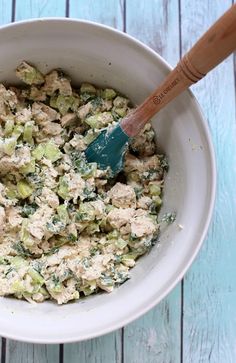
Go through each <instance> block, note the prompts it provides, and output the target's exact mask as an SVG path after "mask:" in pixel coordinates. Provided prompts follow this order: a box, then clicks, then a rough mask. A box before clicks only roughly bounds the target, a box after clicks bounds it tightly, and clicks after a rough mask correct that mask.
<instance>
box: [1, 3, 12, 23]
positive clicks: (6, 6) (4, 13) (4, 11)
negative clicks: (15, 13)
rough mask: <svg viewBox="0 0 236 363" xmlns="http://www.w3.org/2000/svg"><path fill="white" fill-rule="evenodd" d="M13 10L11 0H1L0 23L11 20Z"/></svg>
mask: <svg viewBox="0 0 236 363" xmlns="http://www.w3.org/2000/svg"><path fill="white" fill-rule="evenodd" d="M11 10H12V1H11V0H1V1H0V25H3V24H7V23H9V22H10V21H11Z"/></svg>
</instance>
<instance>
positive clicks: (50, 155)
mask: <svg viewBox="0 0 236 363" xmlns="http://www.w3.org/2000/svg"><path fill="white" fill-rule="evenodd" d="M44 156H45V158H46V159H48V160H51V161H52V162H55V161H57V160H59V159H60V158H61V157H62V153H61V152H60V150H59V147H58V146H57V145H55V144H54V143H53V142H51V141H50V142H48V143H47V144H45V150H44Z"/></svg>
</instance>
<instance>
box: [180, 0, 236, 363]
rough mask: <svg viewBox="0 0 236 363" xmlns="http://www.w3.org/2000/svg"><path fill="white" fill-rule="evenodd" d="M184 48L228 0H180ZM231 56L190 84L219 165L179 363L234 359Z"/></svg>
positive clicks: (235, 172) (192, 276)
mask: <svg viewBox="0 0 236 363" xmlns="http://www.w3.org/2000/svg"><path fill="white" fill-rule="evenodd" d="M181 5H182V12H181V15H182V25H181V29H182V45H183V48H182V50H183V52H185V51H186V50H187V49H188V48H189V47H190V46H191V44H193V43H194V41H195V40H196V39H197V38H198V37H199V36H200V35H201V34H202V32H203V31H205V30H206V29H207V28H208V27H209V26H210V25H211V24H212V23H213V22H214V21H215V20H216V19H217V18H218V17H219V16H220V15H221V14H222V13H223V12H224V11H225V10H226V9H227V8H228V7H229V6H230V5H231V0H225V1H221V0H217V1H211V0H208V1H206V0H201V1H192V0H183V1H182V2H181ZM234 86H235V85H234V74H233V59H232V57H230V58H228V59H227V60H226V61H225V62H224V63H223V64H221V65H220V66H219V67H218V68H217V69H215V70H214V71H212V72H211V73H210V74H209V75H208V76H207V77H206V78H205V79H204V80H202V81H201V82H200V83H199V84H198V85H196V86H194V87H193V91H194V93H195V95H196V96H197V98H198V100H199V102H200V105H201V107H202V109H203V112H204V114H205V116H206V118H207V120H208V122H209V125H210V128H211V134H212V137H213V142H214V146H215V152H216V158H217V166H218V189H217V199H216V206H215V213H214V218H213V221H212V225H211V228H210V230H209V233H208V238H207V240H206V241H205V243H204V245H203V248H202V251H201V253H200V255H199V257H198V258H197V261H196V262H195V263H194V265H193V267H192V268H191V270H190V271H189V272H188V274H187V276H186V278H185V281H184V330H183V333H184V336H183V337H184V341H183V343H184V345H183V347H184V352H183V353H184V354H183V357H184V363H195V362H204V363H205V362H210V363H221V362H222V363H223V362H227V363H234V362H235V361H236V349H235V341H236V315H235V306H236V305H235V301H236V280H235V276H236V264H235V259H236V244H235V239H236V222H235V216H236V195H235V180H236V142H235V141H236V128H235V126H236V125H235V89H234Z"/></svg>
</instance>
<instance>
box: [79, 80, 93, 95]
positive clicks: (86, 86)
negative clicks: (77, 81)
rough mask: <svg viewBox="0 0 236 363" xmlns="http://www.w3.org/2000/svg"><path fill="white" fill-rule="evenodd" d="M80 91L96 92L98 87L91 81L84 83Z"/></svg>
mask: <svg viewBox="0 0 236 363" xmlns="http://www.w3.org/2000/svg"><path fill="white" fill-rule="evenodd" d="M80 93H94V94H95V93H96V88H95V87H94V86H93V85H92V84H90V83H82V84H81V87H80Z"/></svg>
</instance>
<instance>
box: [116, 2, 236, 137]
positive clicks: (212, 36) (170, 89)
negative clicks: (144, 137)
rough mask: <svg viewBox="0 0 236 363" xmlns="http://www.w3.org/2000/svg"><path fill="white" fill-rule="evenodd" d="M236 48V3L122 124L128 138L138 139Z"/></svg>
mask: <svg viewBox="0 0 236 363" xmlns="http://www.w3.org/2000/svg"><path fill="white" fill-rule="evenodd" d="M235 49H236V4H235V5H233V6H232V7H231V8H230V9H229V10H228V11H227V12H226V13H225V14H224V15H223V16H222V17H221V18H220V19H219V20H218V21H217V22H216V23H215V24H214V25H213V26H212V27H211V28H210V29H208V31H207V32H206V33H205V34H204V35H203V36H202V37H201V38H200V39H199V40H198V42H197V43H196V44H195V45H194V46H193V47H192V48H191V49H190V51H189V52H188V53H187V54H186V55H185V56H184V57H183V58H182V59H181V60H180V62H179V63H178V64H177V66H176V67H175V68H174V69H173V70H172V71H171V72H170V73H169V75H168V76H167V77H166V79H165V80H164V82H163V83H162V84H161V85H160V86H159V87H158V88H157V89H156V90H155V91H154V92H153V93H152V94H151V95H150V96H149V97H148V98H147V99H146V100H145V101H144V102H143V103H142V104H141V105H140V106H139V107H137V108H136V109H135V110H134V111H133V112H131V113H130V114H129V115H128V116H127V117H126V118H124V119H123V120H122V122H121V127H122V129H123V130H124V131H125V132H126V134H127V135H128V136H135V135H137V134H138V132H139V131H140V130H141V129H142V128H143V126H144V125H145V123H146V122H147V121H148V120H149V119H150V118H151V117H152V116H153V115H154V114H156V113H157V112H158V111H159V110H160V109H161V108H163V107H164V106H165V105H166V104H167V103H169V102H170V101H171V100H173V99H174V98H175V97H176V96H178V95H179V94H180V93H181V92H183V91H184V90H185V89H186V88H188V87H189V86H190V85H191V84H193V83H196V82H198V81H199V80H200V79H201V78H202V77H204V76H205V75H206V74H207V73H208V72H209V71H210V70H211V69H212V68H214V67H215V66H217V65H218V64H219V63H221V62H222V61H223V60H224V59H225V58H227V57H228V55H230V54H231V53H232V52H233V51H234V50H235Z"/></svg>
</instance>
